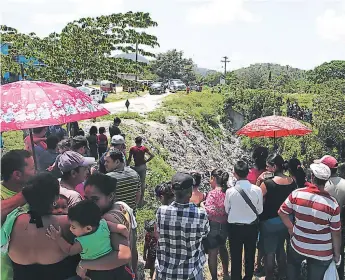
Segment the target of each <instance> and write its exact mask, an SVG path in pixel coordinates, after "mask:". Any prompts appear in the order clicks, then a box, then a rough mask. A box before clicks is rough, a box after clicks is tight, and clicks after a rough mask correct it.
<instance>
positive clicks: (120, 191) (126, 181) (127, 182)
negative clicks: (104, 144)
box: [104, 135, 140, 274]
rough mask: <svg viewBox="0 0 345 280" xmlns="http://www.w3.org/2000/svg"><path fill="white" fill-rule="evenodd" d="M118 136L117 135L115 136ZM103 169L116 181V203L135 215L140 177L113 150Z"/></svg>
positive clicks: (135, 258) (135, 262)
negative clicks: (130, 210)
mask: <svg viewBox="0 0 345 280" xmlns="http://www.w3.org/2000/svg"><path fill="white" fill-rule="evenodd" d="M117 136H119V135H117ZM104 160H105V169H106V171H107V172H108V173H107V176H110V177H112V178H115V179H116V181H117V184H116V190H115V196H116V199H117V201H119V202H124V203H126V204H127V205H128V206H129V207H130V208H131V209H132V210H133V213H134V215H135V210H136V208H137V204H138V200H139V198H140V177H139V175H138V173H137V172H136V171H134V170H133V169H131V168H129V167H127V166H126V164H125V161H124V158H123V153H122V152H121V151H120V150H117V149H114V150H110V151H109V152H107V153H106V155H105V157H104ZM132 230H133V239H134V240H135V242H134V244H133V247H132V267H133V270H134V273H135V274H136V273H137V266H138V250H137V246H136V240H137V229H136V227H135V228H133V229H132Z"/></svg>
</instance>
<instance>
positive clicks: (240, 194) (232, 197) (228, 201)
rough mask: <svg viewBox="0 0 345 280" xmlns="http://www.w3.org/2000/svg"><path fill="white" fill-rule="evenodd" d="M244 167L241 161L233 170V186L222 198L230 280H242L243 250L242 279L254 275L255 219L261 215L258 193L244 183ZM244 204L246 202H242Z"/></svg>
mask: <svg viewBox="0 0 345 280" xmlns="http://www.w3.org/2000/svg"><path fill="white" fill-rule="evenodd" d="M248 173H249V167H248V164H247V163H246V162H244V161H242V160H240V161H238V162H237V163H236V164H235V166H234V177H235V178H236V184H235V186H234V187H231V188H229V189H228V190H227V191H226V195H225V201H224V206H225V212H226V213H227V214H228V223H229V242H230V255H231V279H234V280H235V279H242V251H243V247H244V259H245V276H244V278H243V279H244V280H250V279H252V278H253V274H254V262H255V251H256V241H257V239H258V215H259V214H261V213H262V211H263V196H262V190H261V188H259V187H258V186H256V185H253V184H251V183H250V182H249V181H248V180H247V176H248ZM246 200H248V202H247V201H246Z"/></svg>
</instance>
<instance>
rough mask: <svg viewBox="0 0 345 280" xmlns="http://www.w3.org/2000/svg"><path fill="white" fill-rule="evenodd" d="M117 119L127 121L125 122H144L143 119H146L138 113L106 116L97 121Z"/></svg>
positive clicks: (120, 113)
mask: <svg viewBox="0 0 345 280" xmlns="http://www.w3.org/2000/svg"><path fill="white" fill-rule="evenodd" d="M115 117H119V118H120V119H125V120H142V119H144V117H143V116H141V115H140V114H139V113H137V112H119V113H117V114H112V115H105V116H102V117H99V118H96V121H113V120H114V118H115Z"/></svg>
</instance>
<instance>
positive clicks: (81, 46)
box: [2, 12, 158, 83]
mask: <svg viewBox="0 0 345 280" xmlns="http://www.w3.org/2000/svg"><path fill="white" fill-rule="evenodd" d="M154 26H157V23H156V22H154V21H153V20H152V19H151V17H150V15H149V14H148V13H141V12H137V13H132V12H128V13H125V14H112V15H108V16H100V17H94V18H91V17H88V18H81V19H79V20H76V21H73V22H71V23H68V24H67V25H66V27H65V28H63V30H62V31H61V33H52V34H50V35H49V36H47V37H45V38H38V37H37V36H36V35H35V34H30V35H23V34H19V35H16V36H13V35H12V37H10V36H9V35H7V34H4V33H5V32H2V33H3V34H4V35H6V37H5V38H2V40H3V41H10V42H12V44H13V45H14V46H15V48H14V49H16V51H17V52H18V53H19V54H21V55H23V56H25V57H26V58H30V57H34V58H36V59H39V60H40V61H42V62H43V63H44V64H45V65H46V67H34V65H26V69H25V70H26V72H27V74H28V75H29V76H30V77H31V78H34V79H44V80H49V81H55V82H72V83H76V82H81V81H83V80H84V79H92V80H99V79H109V80H112V79H115V77H116V74H117V73H118V72H120V69H122V70H123V69H124V70H126V69H127V67H130V70H133V71H132V72H137V73H140V69H141V67H142V65H140V64H139V66H138V67H137V66H136V65H135V64H133V63H129V62H127V61H124V60H123V59H115V58H112V57H111V55H112V52H113V51H119V50H120V51H122V52H135V51H136V50H135V45H136V44H137V43H138V46H139V48H138V53H139V54H141V55H144V56H154V55H153V54H152V53H150V52H147V51H145V49H144V48H142V47H145V46H150V47H155V46H157V45H158V43H157V38H156V37H155V36H153V35H150V34H147V33H146V32H145V29H147V28H149V27H154ZM143 30H144V31H143ZM13 37H14V38H13ZM23 38H24V39H25V40H24V44H23V43H22V41H23V40H22V39H23ZM11 39H14V41H13V40H11ZM124 72H127V71H124Z"/></svg>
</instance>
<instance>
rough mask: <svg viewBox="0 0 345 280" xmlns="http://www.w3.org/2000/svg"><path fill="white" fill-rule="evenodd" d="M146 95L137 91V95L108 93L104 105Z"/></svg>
mask: <svg viewBox="0 0 345 280" xmlns="http://www.w3.org/2000/svg"><path fill="white" fill-rule="evenodd" d="M145 94H147V92H145V91H144V92H143V91H138V94H136V93H135V92H119V93H110V94H109V95H108V97H107V98H106V99H105V103H111V102H117V101H121V100H126V99H131V98H135V97H138V96H143V95H145Z"/></svg>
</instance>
